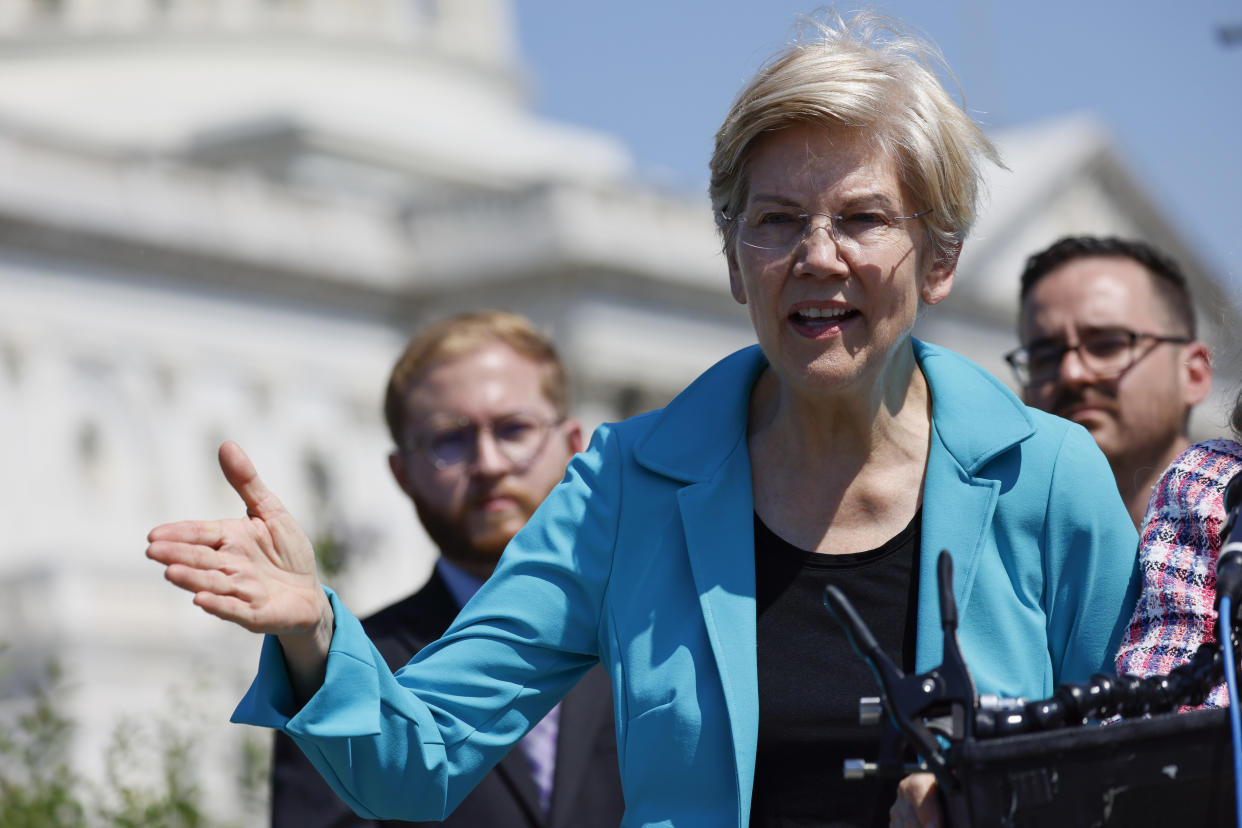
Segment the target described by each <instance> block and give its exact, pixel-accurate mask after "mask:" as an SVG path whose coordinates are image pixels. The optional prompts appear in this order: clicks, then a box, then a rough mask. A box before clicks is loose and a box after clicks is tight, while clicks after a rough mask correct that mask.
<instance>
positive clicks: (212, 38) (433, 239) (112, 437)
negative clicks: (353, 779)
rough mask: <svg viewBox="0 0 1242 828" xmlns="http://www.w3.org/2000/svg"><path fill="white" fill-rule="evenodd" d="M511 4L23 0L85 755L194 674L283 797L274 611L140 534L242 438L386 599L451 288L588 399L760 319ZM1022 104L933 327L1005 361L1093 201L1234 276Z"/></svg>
mask: <svg viewBox="0 0 1242 828" xmlns="http://www.w3.org/2000/svg"><path fill="white" fill-rule="evenodd" d="M510 13H511V10H510V8H509V3H508V2H506V0H419V1H418V2H414V1H413V0H409V1H408V2H399V1H398V0H352V2H350V3H337V2H330V1H329V0H302V2H297V0H269V1H268V2H262V1H261V0H228V1H227V2H224V1H223V0H222V1H221V2H208V0H162V1H161V0H59V2H50V1H49V0H7V2H5V3H3V4H0V434H3V435H4V436H3V439H0V468H3V469H4V471H5V473H4V474H3V475H2V476H0V503H3V504H4V506H3V509H4V511H3V517H4V524H5V527H6V531H5V533H4V534H3V537H2V538H0V620H2V621H3V626H0V629H2V630H4V632H3V633H0V642H6V643H7V644H8V646H9V650H8V651H7V652H6V653H4V656H5V657H6V658H7V659H8V660H9V662H10V665H12V667H13V669H11V670H9V671H8V672H4V670H2V669H0V688H3V689H2V690H0V693H3V696H0V697H2V698H7V699H8V703H10V704H11V703H12V701H13V697H14V694H15V693H16V692H17V691H18V690H19V689H20V687H21V686H22V682H23V681H25V680H27V679H29V678H30V677H31V676H32V675H35V674H37V673H38V670H39V668H40V666H41V664H42V662H43V660H44V659H45V658H47V657H48V656H55V657H56V658H57V659H59V660H60V662H61V663H62V664H63V665H64V666H65V668H66V669H67V676H68V692H67V695H66V697H65V698H66V702H67V704H68V705H69V709H70V711H71V713H72V714H73V715H74V716H75V717H76V718H77V719H78V720H79V722H80V723H81V726H82V727H81V731H80V733H79V735H78V740H77V742H76V745H75V757H76V760H77V761H78V763H79V764H80V766H81V768H82V769H83V770H84V772H86V773H90V774H98V773H99V772H100V768H101V767H102V763H103V758H102V757H103V755H104V747H105V744H106V742H107V740H108V738H109V734H110V733H111V731H112V729H113V727H114V724H115V723H116V722H117V721H119V717H121V716H139V717H153V716H154V717H159V716H163V715H166V714H172V713H173V712H174V711H178V710H182V711H189V710H193V711H194V719H195V721H199V720H201V721H202V722H203V724H202V733H201V738H200V740H199V742H198V743H197V747H198V749H199V750H201V752H199V753H197V754H196V761H197V764H198V765H199V767H200V768H201V769H202V770H203V771H204V772H205V773H204V785H205V788H206V791H207V793H208V795H209V802H211V803H212V807H213V809H214V810H215V811H216V812H217V813H218V815H219V816H221V817H222V818H227V819H230V820H233V821H236V822H239V823H241V824H246V825H262V824H265V821H266V814H265V813H263V812H262V809H261V808H260V807H258V806H256V805H254V804H253V803H252V802H249V801H247V800H244V799H243V798H241V797H240V795H239V794H238V789H237V784H236V782H235V779H234V777H235V775H236V774H235V769H236V768H237V767H238V766H239V765H240V764H241V761H242V760H241V756H242V751H241V747H240V742H239V740H240V739H241V738H242V736H243V735H244V734H245V733H246V732H247V731H246V730H245V729H243V728H237V727H229V726H227V725H224V724H223V722H224V720H225V719H226V718H227V716H228V713H229V711H230V710H231V708H232V705H233V704H234V703H235V701H236V699H237V698H238V696H239V694H240V691H241V689H243V688H244V686H245V683H246V681H247V680H248V677H249V675H250V673H251V670H252V668H253V665H254V663H255V657H256V655H257V648H258V642H257V640H255V639H254V637H253V636H250V635H248V634H245V633H242V632H240V631H238V630H233V629H229V628H226V626H225V625H224V624H221V623H219V622H217V621H215V620H214V619H210V618H208V617H206V616H205V615H204V614H203V613H201V612H200V611H198V610H197V609H195V608H194V607H193V606H191V605H190V603H189V599H188V596H186V595H184V594H183V593H180V592H179V591H178V590H175V589H173V588H171V587H169V586H168V585H166V584H164V583H163V581H162V579H161V573H160V571H159V567H158V566H156V565H155V564H152V563H150V562H148V561H146V560H145V558H144V557H143V555H142V551H143V547H144V546H145V535H146V532H147V531H148V530H149V529H150V528H151V527H152V526H154V525H155V524H157V523H160V522H163V521H166V520H172V519H181V518H187V517H217V516H224V515H229V514H240V511H241V510H240V508H239V506H238V504H237V503H236V501H235V498H234V496H233V495H232V493H231V491H230V490H229V489H228V488H227V486H226V485H225V484H224V482H223V480H222V479H221V477H220V475H219V473H218V471H217V469H216V467H215V464H214V452H215V447H216V446H217V445H218V444H219V442H220V441H221V440H222V439H225V438H229V439H235V440H237V441H238V442H240V443H241V444H242V445H243V446H245V447H246V448H247V449H248V450H249V451H250V453H251V455H252V456H253V457H254V458H255V460H256V463H257V464H258V466H259V468H260V470H261V472H262V473H263V475H264V477H265V478H266V479H267V481H268V483H269V484H270V485H271V486H272V488H273V489H274V490H275V491H277V492H278V493H280V494H281V496H282V497H283V498H284V500H285V502H286V504H287V505H289V506H290V508H291V510H292V511H293V512H294V514H295V515H298V516H299V517H300V518H301V519H302V520H303V522H304V524H305V525H307V526H308V527H309V528H310V529H311V530H312V531H313V532H315V533H318V534H324V533H331V534H332V535H333V536H334V537H336V538H338V539H342V540H344V541H345V542H346V543H347V545H349V547H350V548H352V549H355V550H357V551H358V556H357V557H356V558H355V563H354V565H353V566H352V567H351V568H350V569H349V570H347V571H346V573H344V574H343V575H342V576H341V577H340V578H339V579H337V582H336V584H335V585H336V586H337V587H338V588H339V589H340V591H341V592H342V593H343V594H344V595H345V597H346V599H347V600H348V601H350V603H351V605H352V606H353V607H354V608H355V609H356V611H358V612H360V613H365V612H369V611H371V610H374V609H377V608H378V607H380V606H382V605H384V604H385V603H387V602H389V601H391V600H394V599H396V598H397V597H399V596H401V595H403V594H405V593H407V592H409V591H410V590H412V589H413V588H414V587H416V586H417V585H418V584H419V583H420V582H421V579H422V577H423V575H424V573H425V571H426V569H427V567H428V566H429V564H430V551H429V549H428V546H427V543H426V540H425V539H424V538H423V536H422V534H421V532H420V530H419V529H418V527H417V525H416V521H415V519H414V516H413V514H412V510H411V509H410V507H409V504H408V503H407V502H406V501H405V499H404V497H403V496H402V495H401V494H400V493H399V491H398V490H397V488H396V487H395V486H394V485H393V484H392V483H391V482H390V481H389V479H388V473H387V470H386V463H385V454H386V452H387V450H388V441H387V438H386V436H385V433H384V429H383V424H382V417H381V414H380V400H381V394H382V389H383V385H384V382H385V380H386V377H387V373H388V370H389V368H390V366H391V362H392V360H393V359H394V358H395V356H396V354H397V353H398V352H399V350H400V347H401V345H402V344H403V342H404V340H405V338H406V336H407V334H408V332H409V331H410V330H412V329H413V328H414V327H416V326H417V325H418V324H419V323H420V322H421V321H423V320H425V319H427V318H430V317H434V316H437V315H441V314H443V313H446V312H449V311H453V310H459V309H465V308H474V307H480V306H488V307H505V308H510V309H513V310H517V311H520V312H523V313H526V314H528V315H530V316H531V317H532V318H534V319H535V320H536V321H537V322H538V323H539V324H541V325H542V326H545V327H546V328H547V329H548V330H549V331H551V332H552V333H553V334H554V336H555V338H556V340H557V342H558V343H559V345H560V348H561V349H562V352H563V355H564V356H565V357H566V359H567V361H568V362H569V365H570V368H571V371H572V372H573V375H574V377H575V380H576V385H575V389H576V402H575V407H576V410H577V413H578V414H579V415H580V416H581V417H582V418H583V419H584V420H585V421H586V422H587V423H588V425H592V424H595V423H598V422H600V421H602V420H605V419H611V418H615V417H618V416H624V415H626V414H630V413H634V412H636V411H640V410H645V409H647V408H650V407H653V406H657V405H660V404H662V403H663V402H664V401H666V400H667V399H668V398H669V397H670V396H671V395H672V394H673V393H675V392H676V391H677V390H678V389H679V388H680V387H681V386H682V385H684V384H685V383H686V382H687V381H688V380H689V379H691V378H692V377H693V376H694V375H695V374H697V373H698V372H699V371H701V370H702V369H703V368H705V367H707V366H708V365H710V364H711V363H712V362H714V361H715V360H716V359H717V358H719V357H720V356H723V355H724V354H726V353H728V352H729V351H731V350H733V349H734V348H736V347H739V346H741V345H744V344H747V343H749V342H750V341H752V339H753V337H752V335H751V332H750V327H749V323H748V322H747V320H746V316H745V314H744V312H743V311H742V309H740V308H739V307H737V306H736V305H735V304H734V303H733V302H732V300H731V299H730V297H729V294H728V286H727V280H726V275H725V269H724V263H723V259H722V258H721V256H720V254H719V252H718V242H717V240H716V237H715V232H714V229H713V227H712V223H711V220H710V215H709V211H708V208H707V204H706V198H705V197H704V196H701V195H698V194H689V195H687V196H685V197H674V196H670V195H669V194H668V193H667V192H662V191H659V190H657V189H655V188H654V187H650V186H647V185H645V184H644V183H643V182H642V181H639V180H636V179H635V177H634V176H633V174H632V170H631V164H630V159H629V157H628V155H627V153H626V150H625V148H624V147H622V146H620V145H619V144H618V143H617V142H616V141H615V140H613V139H611V138H610V137H608V136H605V135H599V134H594V133H590V132H586V131H584V130H581V129H577V128H573V127H570V126H566V125H563V124H556V123H549V122H547V121H543V120H540V119H538V118H536V117H535V116H534V115H533V114H532V112H531V110H530V109H529V107H528V104H527V87H526V83H527V82H526V80H525V79H524V77H523V72H522V64H521V59H520V48H519V44H517V43H515V42H514V33H513V27H512V24H511V20H510ZM998 137H999V138H1000V139H1001V141H1002V147H1003V149H1004V150H1005V151H1006V155H1007V160H1008V163H1009V166H1010V168H1011V169H1012V170H1013V172H1012V173H1011V174H1006V173H1000V174H998V176H997V177H996V178H995V181H994V183H993V185H992V190H993V202H992V207H991V208H990V210H989V211H988V212H987V213H986V214H985V216H984V218H983V220H982V221H981V223H980V226H979V231H978V233H977V234H976V238H975V239H974V240H972V242H971V244H970V245H969V246H968V248H967V254H966V257H965V258H964V260H963V263H962V269H961V272H960V276H959V282H958V287H957V288H956V290H955V293H954V295H953V296H952V297H951V299H950V300H949V302H948V303H947V304H946V305H945V306H942V307H941V308H938V309H937V310H935V311H933V312H932V313H931V314H929V315H928V316H927V317H926V318H925V320H923V322H921V323H920V324H921V326H922V328H921V332H922V334H923V335H925V336H926V337H927V338H929V339H932V340H933V341H939V342H942V343H944V344H947V345H950V346H952V347H956V348H958V349H960V350H962V351H963V352H965V353H967V354H968V355H970V356H972V357H974V358H976V359H978V360H979V361H980V362H982V363H983V364H985V365H986V366H987V367H989V368H990V369H993V370H996V371H998V372H1001V370H1002V369H1003V368H1004V366H1003V364H1002V363H1001V362H1000V361H999V354H1000V353H1001V352H1003V351H1004V350H1007V349H1008V348H1009V347H1012V345H1013V344H1014V343H1013V335H1012V328H1013V317H1014V308H1015V294H1016V280H1017V273H1018V270H1019V269H1020V263H1021V260H1022V257H1023V256H1025V255H1026V253H1028V252H1030V251H1031V250H1033V249H1035V248H1037V247H1039V246H1042V245H1044V244H1046V243H1047V242H1049V241H1051V240H1052V239H1054V238H1056V237H1057V236H1059V235H1061V234H1062V233H1064V232H1069V231H1113V230H1116V231H1118V232H1126V233H1133V234H1137V235H1141V236H1144V237H1147V238H1151V239H1153V240H1155V241H1157V242H1159V243H1160V244H1162V245H1163V246H1166V247H1168V248H1169V249H1171V250H1173V251H1174V252H1176V253H1177V254H1178V255H1179V256H1180V258H1181V259H1182V261H1183V262H1184V263H1185V264H1186V266H1187V267H1188V269H1189V270H1190V271H1191V273H1192V276H1193V278H1194V280H1195V282H1196V284H1195V287H1196V290H1197V291H1198V292H1199V295H1200V298H1201V299H1203V300H1205V304H1206V305H1207V306H1208V307H1212V308H1220V307H1223V304H1222V302H1221V299H1220V291H1219V290H1217V289H1216V288H1215V287H1214V284H1215V281H1214V276H1213V274H1211V273H1208V272H1206V271H1205V269H1204V267H1203V265H1202V263H1201V262H1200V261H1199V259H1198V258H1197V257H1195V256H1194V255H1192V253H1191V251H1189V250H1188V249H1187V248H1186V246H1185V245H1184V244H1182V243H1181V242H1180V241H1179V240H1178V238H1177V237H1176V234H1175V233H1174V232H1173V231H1172V230H1171V229H1170V228H1169V227H1168V226H1167V224H1166V223H1165V222H1164V220H1163V219H1162V218H1161V216H1160V214H1159V212H1158V211H1157V210H1156V209H1155V208H1154V207H1153V206H1151V202H1150V201H1149V200H1148V199H1147V198H1146V197H1145V196H1143V195H1142V188H1141V186H1140V184H1139V183H1138V182H1136V181H1135V180H1134V178H1133V176H1132V175H1131V174H1130V173H1128V172H1127V171H1126V170H1125V169H1124V168H1123V166H1122V165H1121V164H1120V163H1119V162H1118V160H1117V159H1116V157H1115V154H1114V153H1113V152H1112V150H1111V149H1110V145H1109V142H1108V139H1107V136H1106V135H1103V134H1102V133H1101V132H1100V131H1099V130H1098V128H1097V127H1095V126H1093V125H1092V123H1091V122H1090V121H1089V120H1082V121H1071V122H1067V123H1061V124H1053V125H1044V126H1036V127H1032V128H1031V129H1028V130H1022V131H1019V132H1016V133H1013V134H1009V135H1002V136H998ZM1208 408H1209V407H1205V411H1206V410H1207V409H1208ZM1216 408H1217V409H1219V405H1218V406H1216ZM1216 413H1217V416H1216V418H1215V420H1214V421H1210V422H1209V421H1205V422H1204V423H1202V424H1201V425H1200V426H1199V428H1200V429H1201V430H1206V431H1207V432H1211V431H1215V430H1218V429H1219V425H1218V424H1219V421H1220V418H1219V412H1218V411H1217V412H1216ZM252 735H253V734H252Z"/></svg>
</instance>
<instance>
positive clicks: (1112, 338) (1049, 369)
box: [1005, 328, 1194, 386]
mask: <svg viewBox="0 0 1242 828" xmlns="http://www.w3.org/2000/svg"><path fill="white" fill-rule="evenodd" d="M1193 341H1194V340H1193V339H1190V338H1189V337H1185V336H1164V335H1163V334H1153V333H1142V332H1139V331H1132V330H1130V329H1129V328H1100V329H1096V330H1090V331H1086V332H1084V333H1083V334H1081V335H1080V336H1079V337H1078V344H1077V345H1067V344H1066V343H1064V342H1062V341H1059V340H1055V339H1039V340H1036V341H1035V342H1032V343H1031V344H1030V345H1028V346H1025V347H1020V348H1014V349H1013V350H1012V351H1010V352H1009V353H1007V354H1005V361H1006V362H1008V363H1009V366H1010V367H1011V368H1013V373H1014V375H1015V376H1016V377H1017V379H1018V383H1019V384H1020V385H1025V386H1031V385H1039V384H1042V383H1045V382H1051V381H1053V380H1055V379H1056V378H1057V375H1058V374H1060V372H1061V362H1062V360H1064V359H1065V355H1066V354H1067V353H1069V352H1070V351H1074V352H1075V353H1077V354H1078V359H1079V360H1081V361H1082V367H1083V368H1084V369H1085V370H1086V371H1087V373H1089V374H1090V375H1091V376H1092V378H1093V379H1096V380H1111V379H1116V378H1117V377H1119V376H1121V375H1122V374H1124V373H1125V372H1126V371H1128V370H1129V369H1130V366H1132V365H1134V363H1136V362H1138V361H1139V360H1140V359H1142V358H1143V357H1144V356H1146V355H1147V354H1149V353H1151V351H1153V350H1155V348H1156V346H1157V345H1160V344H1163V343H1166V342H1169V343H1174V344H1177V345H1187V344H1189V343H1191V342H1193ZM1148 342H1150V343H1151V346H1150V347H1148V348H1146V349H1144V348H1142V347H1140V345H1141V344H1142V343H1148Z"/></svg>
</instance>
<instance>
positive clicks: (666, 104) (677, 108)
mask: <svg viewBox="0 0 1242 828" xmlns="http://www.w3.org/2000/svg"><path fill="white" fill-rule="evenodd" d="M815 7H816V4H815V3H814V2H811V3H797V2H788V0H715V2H710V3H709V2H703V0H686V2H678V0H663V1H662V2H661V0H631V1H630V2H614V3H599V2H588V1H587V0H577V1H575V0H516V19H517V25H518V37H519V40H520V42H521V48H522V50H523V53H524V55H525V59H526V62H527V65H528V67H529V69H530V71H531V75H532V76H531V83H532V91H533V95H534V103H535V106H536V108H537V110H538V111H539V112H541V113H543V114H545V115H547V116H549V117H552V118H555V119H557V120H562V121H568V122H571V123H575V124H581V125H584V126H589V127H593V128H597V129H600V130H604V131H607V132H609V133H612V134H614V135H616V136H617V137H619V138H620V139H621V140H622V141H623V142H624V143H625V144H626V145H627V146H628V147H629V149H630V151H631V152H632V153H633V154H634V157H635V159H636V161H637V163H638V165H639V170H640V173H641V174H642V175H643V176H644V177H646V178H648V179H652V180H654V181H657V182H659V183H661V184H663V185H666V186H669V187H672V188H676V189H684V190H687V191H689V192H691V193H703V192H705V188H706V182H707V172H706V166H707V159H708V155H709V154H710V151H711V141H712V135H713V134H714V132H715V130H716V127H717V126H718V125H719V122H720V120H721V118H722V117H723V116H724V113H725V111H726V109H727V108H728V106H729V103H730V101H731V100H732V96H733V95H734V93H735V92H736V91H737V90H738V88H739V87H740V86H741V85H742V83H743V82H744V81H745V80H746V79H747V78H748V77H749V76H750V75H751V73H753V72H754V70H755V69H756V68H757V67H758V66H759V65H760V64H761V63H762V62H763V61H764V60H765V59H766V58H767V57H768V56H769V55H770V54H771V53H772V52H774V51H776V50H777V49H778V48H780V46H781V45H782V44H783V43H784V42H785V41H786V40H787V39H788V37H789V34H790V32H791V26H792V24H793V22H794V20H795V18H796V17H797V15H798V14H800V13H803V12H807V11H811V10H812V9H814V8H815ZM857 7H858V6H857V5H841V6H839V8H841V9H842V10H843V11H848V10H849V9H852V8H857ZM873 8H876V9H878V10H880V11H883V12H885V13H887V14H890V15H891V16H893V17H896V18H898V19H900V20H902V21H903V22H904V23H906V24H907V25H909V26H912V27H914V28H915V29H917V30H920V31H921V32H923V33H924V34H926V35H927V36H929V37H930V38H931V39H932V40H933V41H934V42H935V43H936V44H937V45H938V46H939V47H940V48H941V50H942V51H943V52H944V54H945V57H946V58H947V60H948V62H949V65H950V66H951V67H952V68H953V70H954V72H955V73H956V75H957V77H958V80H959V81H960V83H961V86H962V89H963V91H964V92H965V96H966V105H967V108H968V109H969V110H970V112H971V114H972V115H973V116H974V117H975V119H976V120H978V121H979V122H980V123H981V124H982V125H983V126H984V127H985V128H987V127H1003V126H1009V125H1016V124H1022V123H1026V122H1030V121H1034V120H1038V119H1042V118H1048V117H1053V116H1056V115H1062V114H1067V113H1071V112H1079V111H1084V110H1085V111H1092V112H1094V113H1096V114H1097V115H1098V116H1099V117H1100V118H1101V119H1102V120H1103V122H1104V123H1105V124H1106V125H1107V127H1108V128H1109V129H1110V130H1111V132H1112V135H1113V137H1114V139H1115V140H1116V142H1117V145H1118V148H1119V150H1120V152H1121V154H1122V157H1123V158H1124V159H1125V160H1126V161H1127V163H1128V164H1129V165H1130V167H1131V168H1132V170H1133V171H1134V173H1135V174H1136V175H1137V176H1138V178H1139V179H1140V180H1141V181H1143V182H1145V184H1146V186H1147V189H1148V192H1149V193H1150V195H1151V196H1152V198H1153V199H1154V200H1155V201H1156V202H1157V203H1159V204H1160V205H1162V206H1163V207H1164V209H1165V212H1166V214H1167V215H1168V216H1169V218H1170V220H1171V221H1172V222H1173V223H1174V224H1175V225H1176V226H1177V227H1178V229H1179V230H1180V231H1181V232H1182V234H1183V235H1184V236H1185V237H1186V238H1187V240H1188V241H1189V242H1190V243H1191V244H1193V245H1196V246H1197V247H1198V248H1199V249H1200V250H1201V251H1202V253H1203V255H1204V258H1205V260H1206V261H1207V262H1208V263H1210V264H1212V265H1214V266H1215V268H1216V269H1217V272H1219V273H1222V274H1224V275H1225V276H1226V278H1227V279H1229V280H1230V281H1231V282H1232V283H1233V288H1234V291H1235V294H1238V293H1242V43H1239V44H1236V45H1234V46H1232V47H1226V46H1224V45H1222V43H1221V41H1220V39H1219V38H1218V35H1217V27H1218V26H1220V25H1222V24H1242V0H1187V1H1186V2H1181V3H1175V4H1174V3H1157V2H1153V0H1127V1H1126V2H1123V1H1122V0H1099V2H1097V1H1096V0H1077V2H1070V1H1069V0H1043V2H1003V0H1002V2H989V0H946V1H945V2H915V0H903V1H902V2H878V3H875V4H874V5H873ZM704 204H705V207H704V209H706V197H705V196H704Z"/></svg>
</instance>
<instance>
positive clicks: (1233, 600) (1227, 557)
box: [1215, 474, 1242, 624]
mask: <svg viewBox="0 0 1242 828" xmlns="http://www.w3.org/2000/svg"><path fill="white" fill-rule="evenodd" d="M1240 506H1242V474H1237V475H1234V478H1233V480H1230V481H1229V485H1228V486H1226V487H1225V523H1224V525H1223V526H1222V527H1221V529H1220V536H1221V546H1220V557H1219V558H1217V560H1216V604H1215V607H1216V610H1217V611H1218V612H1219V611H1220V599H1221V596H1223V595H1228V596H1229V604H1230V606H1231V607H1232V609H1233V612H1232V613H1231V614H1232V615H1233V617H1232V618H1230V619H1229V622H1230V624H1237V623H1238V622H1239V620H1242V607H1240V606H1239V604H1242V520H1239V518H1238V512H1239V511H1242V509H1239V507H1240Z"/></svg>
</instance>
